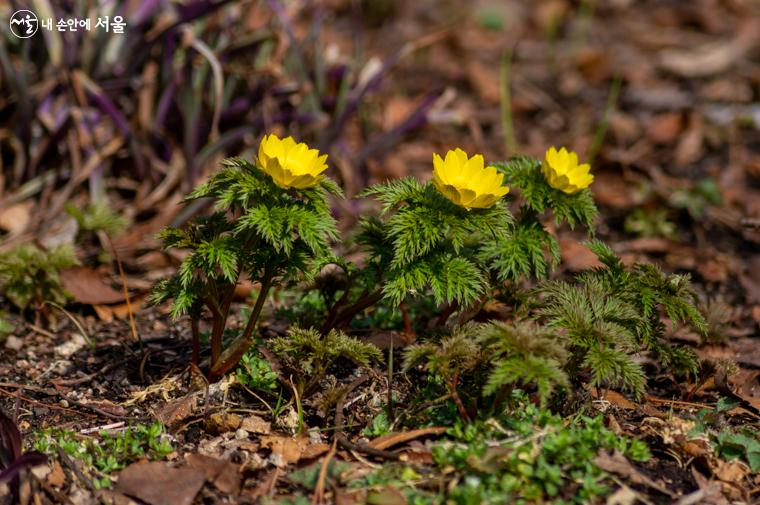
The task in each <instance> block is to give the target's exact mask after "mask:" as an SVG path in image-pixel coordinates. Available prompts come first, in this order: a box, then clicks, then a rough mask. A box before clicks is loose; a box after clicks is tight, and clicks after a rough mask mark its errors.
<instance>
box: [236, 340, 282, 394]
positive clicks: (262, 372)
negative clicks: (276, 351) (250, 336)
mask: <svg viewBox="0 0 760 505" xmlns="http://www.w3.org/2000/svg"><path fill="white" fill-rule="evenodd" d="M277 377H278V376H277V372H275V371H274V370H273V369H272V365H271V363H269V361H268V360H267V359H266V358H264V357H263V356H261V353H259V351H258V350H257V349H256V348H255V347H252V348H251V349H250V350H249V351H248V352H246V353H245V354H243V357H242V358H241V359H240V364H239V365H238V368H237V373H236V378H237V381H238V383H240V384H243V385H244V386H246V387H249V388H253V389H261V390H264V391H275V390H276V389H277V387H278V385H279V381H278V378H277Z"/></svg>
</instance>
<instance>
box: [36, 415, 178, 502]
mask: <svg viewBox="0 0 760 505" xmlns="http://www.w3.org/2000/svg"><path fill="white" fill-rule="evenodd" d="M33 446H34V449H36V450H37V451H39V452H41V453H43V454H47V455H48V456H49V457H50V458H52V459H55V458H57V457H58V455H57V450H58V449H61V450H63V452H65V453H66V454H67V455H69V456H71V457H72V458H74V459H76V460H79V461H81V462H82V463H84V468H83V470H84V472H85V474H89V476H91V478H92V482H93V484H94V485H95V486H96V487H98V488H108V487H111V485H112V483H113V481H112V479H111V474H112V473H114V472H118V471H119V470H122V469H124V468H125V467H126V466H127V465H129V464H130V463H133V462H135V461H137V460H140V459H149V460H160V459H164V458H165V457H166V456H167V455H168V454H170V453H171V452H172V451H173V450H174V449H173V447H172V444H171V442H170V439H169V436H168V435H167V434H166V433H165V432H164V428H163V426H162V425H161V424H160V423H153V424H150V425H144V424H139V425H136V426H132V427H129V428H127V429H125V430H123V431H119V432H107V431H102V432H101V433H100V434H99V437H89V436H84V435H80V434H78V433H76V432H74V431H71V430H61V429H52V430H45V431H42V432H40V433H39V434H38V435H37V436H36V438H35V440H34V442H33Z"/></svg>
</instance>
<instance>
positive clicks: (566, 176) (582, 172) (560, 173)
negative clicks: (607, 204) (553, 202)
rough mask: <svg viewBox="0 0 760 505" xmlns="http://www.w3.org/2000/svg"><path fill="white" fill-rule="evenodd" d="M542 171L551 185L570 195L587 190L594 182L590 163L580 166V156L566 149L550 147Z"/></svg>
mask: <svg viewBox="0 0 760 505" xmlns="http://www.w3.org/2000/svg"><path fill="white" fill-rule="evenodd" d="M541 170H542V172H543V173H544V177H546V181H547V182H548V183H549V185H550V186H551V187H553V188H555V189H559V190H560V191H564V192H565V193H567V194H568V195H572V194H573V193H577V192H578V191H580V190H582V189H584V188H587V187H589V186H590V185H591V183H592V182H594V176H593V175H591V174H590V173H589V170H591V166H590V165H589V164H588V163H584V164H583V165H579V164H578V155H577V154H575V153H574V152H573V151H568V150H567V149H565V148H564V147H563V148H562V149H560V150H559V151H557V150H556V149H555V148H554V147H550V148H549V150H547V151H546V160H545V161H544V163H543V165H542V166H541Z"/></svg>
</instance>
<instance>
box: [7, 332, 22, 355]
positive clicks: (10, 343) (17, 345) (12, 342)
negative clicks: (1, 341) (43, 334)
mask: <svg viewBox="0 0 760 505" xmlns="http://www.w3.org/2000/svg"><path fill="white" fill-rule="evenodd" d="M5 347H7V348H8V349H11V350H13V351H20V350H21V348H22V347H24V341H23V340H22V339H20V338H18V337H17V336H15V335H9V336H8V338H6V339H5Z"/></svg>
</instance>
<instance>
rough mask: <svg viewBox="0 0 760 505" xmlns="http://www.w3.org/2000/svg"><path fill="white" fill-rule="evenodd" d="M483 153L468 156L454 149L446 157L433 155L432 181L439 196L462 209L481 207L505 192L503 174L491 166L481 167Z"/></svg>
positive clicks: (492, 201) (492, 202)
mask: <svg viewBox="0 0 760 505" xmlns="http://www.w3.org/2000/svg"><path fill="white" fill-rule="evenodd" d="M483 164H484V162H483V155H481V154H476V155H475V156H473V157H472V158H468V157H467V153H466V152H464V151H462V150H461V149H459V148H457V149H456V150H454V151H449V152H448V153H446V159H445V160H444V159H441V157H440V156H439V155H437V154H433V184H434V185H435V187H436V188H438V191H440V192H441V193H442V194H443V196H445V197H446V198H448V199H449V200H451V201H452V202H454V203H455V204H457V205H459V206H460V207H464V208H466V209H471V208H476V209H485V208H488V207H490V206H491V205H493V204H494V203H496V201H497V200H498V199H499V198H501V197H502V196H504V195H506V194H507V193H509V188H508V187H506V186H502V185H501V183H502V181H503V180H504V174H501V173H499V172H497V171H496V169H495V168H494V167H486V168H483Z"/></svg>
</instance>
